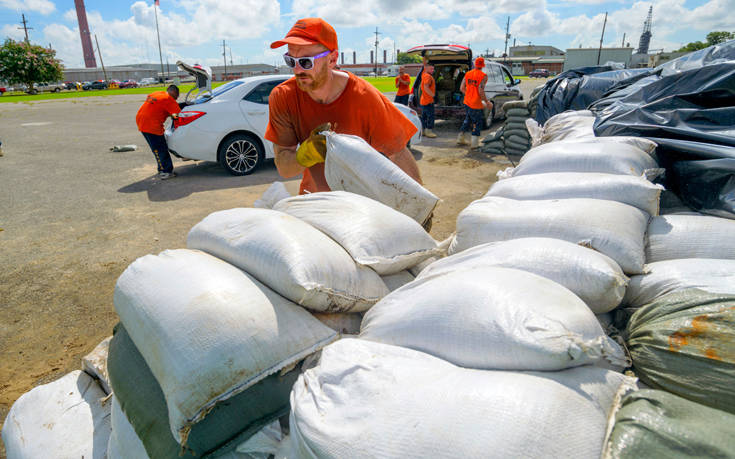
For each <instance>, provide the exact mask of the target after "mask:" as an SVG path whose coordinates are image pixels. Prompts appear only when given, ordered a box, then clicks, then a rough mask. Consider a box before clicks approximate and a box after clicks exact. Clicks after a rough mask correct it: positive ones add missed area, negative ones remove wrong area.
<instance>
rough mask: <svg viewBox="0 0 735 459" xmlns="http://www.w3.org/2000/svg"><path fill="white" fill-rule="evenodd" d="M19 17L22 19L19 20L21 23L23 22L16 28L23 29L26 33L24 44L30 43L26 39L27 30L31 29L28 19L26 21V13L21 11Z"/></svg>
mask: <svg viewBox="0 0 735 459" xmlns="http://www.w3.org/2000/svg"><path fill="white" fill-rule="evenodd" d="M21 17H22V18H23V20H22V21H21V24H23V27H18V30H21V29H23V31H24V32H25V33H26V45H30V44H31V42H30V41H29V40H28V31H29V30H33V27H28V21H26V15H25V14H23V13H21Z"/></svg>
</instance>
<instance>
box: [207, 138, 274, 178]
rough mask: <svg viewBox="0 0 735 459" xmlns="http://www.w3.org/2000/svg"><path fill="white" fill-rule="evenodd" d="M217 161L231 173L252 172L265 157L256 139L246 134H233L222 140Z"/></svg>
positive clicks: (245, 173) (246, 173)
mask: <svg viewBox="0 0 735 459" xmlns="http://www.w3.org/2000/svg"><path fill="white" fill-rule="evenodd" d="M217 157H218V158H219V163H220V164H221V165H222V167H224V168H225V170H226V171H227V172H229V173H230V174H232V175H248V174H252V173H253V171H255V169H257V168H258V166H260V163H262V162H263V158H264V157H265V155H264V153H263V147H262V146H261V145H260V142H258V140H257V139H256V138H255V137H253V136H251V135H248V134H235V135H232V136H230V137H228V138H227V139H225V141H224V142H222V145H220V147H219V152H218V154H217Z"/></svg>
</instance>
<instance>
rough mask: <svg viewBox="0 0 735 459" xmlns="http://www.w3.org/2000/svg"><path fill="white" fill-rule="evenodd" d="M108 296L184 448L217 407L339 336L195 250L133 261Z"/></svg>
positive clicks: (244, 275)
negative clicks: (160, 394)
mask: <svg viewBox="0 0 735 459" xmlns="http://www.w3.org/2000/svg"><path fill="white" fill-rule="evenodd" d="M114 300H115V310H116V311H117V313H118V315H119V316H120V320H121V321H122V323H123V324H124V325H125V329H126V330H127V332H128V333H129V335H130V337H131V338H132V341H133V342H134V343H135V346H136V348H137V349H138V351H139V352H140V354H141V355H142V356H143V358H144V359H145V361H146V363H147V364H148V366H149V367H150V370H151V373H153V375H154V376H155V378H156V380H157V381H158V383H159V385H160V387H161V390H162V392H163V394H164V396H165V397H166V405H167V407H168V417H169V424H170V428H171V433H172V434H173V436H174V438H175V439H176V440H177V441H178V442H179V443H181V444H182V445H185V444H186V441H187V437H188V435H189V432H190V431H191V428H192V426H193V425H195V424H196V423H197V422H199V421H201V420H202V419H204V418H205V417H206V416H207V414H208V413H209V412H210V411H212V409H213V408H215V406H216V405H217V404H220V403H221V402H224V401H226V400H228V399H230V398H232V397H234V396H236V395H237V394H240V393H242V392H244V391H246V390H247V389H248V388H250V387H252V386H254V385H255V384H256V383H258V382H259V381H261V380H263V379H264V378H266V377H268V376H269V375H271V374H274V373H277V372H279V371H280V370H282V369H283V368H285V367H288V366H290V365H292V364H295V363H297V362H299V361H300V360H302V359H304V358H305V357H307V356H308V355H310V354H312V353H314V352H316V351H317V350H319V349H320V348H321V347H322V346H324V345H326V344H327V343H329V342H330V341H333V340H334V339H335V338H336V333H335V332H334V331H333V330H331V329H329V328H327V327H326V326H324V325H322V324H321V323H320V322H319V321H317V320H316V319H314V318H313V317H311V315H310V314H309V313H308V312H307V311H305V310H304V309H303V308H300V307H299V306H297V305H296V304H294V303H292V302H290V301H288V300H286V299H285V298H283V297H281V296H279V295H278V294H276V293H275V292H273V291H271V290H270V289H269V288H267V287H266V286H264V285H263V284H261V283H260V282H258V281H257V280H255V279H254V278H252V277H251V276H249V275H248V274H246V273H245V272H243V271H241V270H239V269H237V268H235V267H234V266H232V265H229V264H227V263H225V262H223V261H221V260H218V259H216V258H214V257H212V256H210V255H207V254H205V253H203V252H199V251H192V250H183V249H182V250H167V251H164V252H162V253H161V254H160V255H146V256H145V257H142V258H139V259H138V260H136V261H135V262H133V263H132V264H131V265H130V266H129V267H128V268H127V269H126V270H125V271H124V272H123V274H122V275H121V276H120V278H119V279H118V281H117V285H116V286H115V295H114ZM121 401H122V402H124V400H123V399H122V398H121ZM123 408H124V405H123Z"/></svg>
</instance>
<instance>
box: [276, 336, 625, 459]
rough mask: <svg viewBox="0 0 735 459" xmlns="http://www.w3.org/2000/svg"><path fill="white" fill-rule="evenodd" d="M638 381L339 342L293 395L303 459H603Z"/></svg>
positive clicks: (295, 439)
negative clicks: (611, 429)
mask: <svg viewBox="0 0 735 459" xmlns="http://www.w3.org/2000/svg"><path fill="white" fill-rule="evenodd" d="M634 384H635V379H634V378H630V377H627V376H624V375H622V374H620V373H615V372H612V371H607V370H603V369H600V368H596V367H593V366H589V365H585V366H582V367H578V368H574V369H570V370H565V371H560V372H527V373H521V372H505V371H480V370H469V369H465V368H459V367H456V366H454V365H452V364H451V363H449V362H445V361H443V360H441V359H437V358H434V357H432V356H430V355H427V354H423V353H421V352H417V351H413V350H410V349H405V348H400V347H396V346H390V345H385V344H379V343H373V342H370V341H364V340H359V339H343V340H340V341H338V342H336V343H334V344H332V345H330V346H329V347H327V348H326V349H324V351H323V354H322V357H321V360H320V363H319V365H318V366H317V367H315V368H312V369H310V370H307V371H306V372H304V373H303V374H302V375H301V376H299V380H298V381H297V382H296V384H294V387H293V390H292V392H291V417H290V425H291V428H290V435H291V441H292V447H294V449H295V451H296V454H295V455H294V457H299V458H320V459H325V458H340V459H341V458H355V459H361V458H375V457H380V458H386V459H388V458H401V459H403V458H421V459H424V458H481V457H497V458H506V457H507V458H513V457H529V458H534V457H549V458H555V457H560V458H561V457H564V458H596V457H599V456H600V452H601V449H602V445H603V440H604V436H605V429H606V425H607V418H608V416H609V414H610V413H611V409H612V407H613V406H614V405H615V401H616V399H617V398H619V397H620V396H622V394H623V393H625V392H626V391H627V390H630V389H631V388H632V387H634Z"/></svg>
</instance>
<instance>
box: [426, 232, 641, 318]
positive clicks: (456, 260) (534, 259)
mask: <svg viewBox="0 0 735 459" xmlns="http://www.w3.org/2000/svg"><path fill="white" fill-rule="evenodd" d="M490 266H495V267H500V268H515V269H522V270H524V271H528V272H531V273H534V274H538V275H539V276H542V277H545V278H547V279H550V280H552V281H554V282H556V283H558V284H560V285H562V286H564V287H566V288H568V289H569V290H571V292H572V293H574V294H575V295H577V296H578V297H579V298H580V299H581V300H582V301H584V302H585V303H586V304H587V306H589V308H590V309H591V310H592V312H594V313H595V314H602V313H604V312H607V311H611V310H613V309H615V308H616V307H617V306H618V305H619V304H620V301H621V300H622V299H623V295H624V294H625V285H626V284H627V283H628V278H627V277H626V276H625V274H623V271H622V270H621V269H620V267H619V266H618V264H617V263H615V261H613V260H612V259H611V258H610V257H608V256H607V255H603V254H602V253H600V252H598V251H595V250H592V249H588V248H586V247H582V246H581V245H578V244H573V243H571V242H567V241H562V240H561V239H551V238H541V237H538V238H522V239H511V240H509V241H502V242H490V243H487V244H481V245H478V246H476V247H472V248H470V249H467V250H464V251H462V252H459V253H457V254H454V255H451V256H449V257H447V258H442V259H441V260H437V261H436V262H434V263H432V264H430V265H429V266H428V267H426V268H425V269H424V270H423V271H421V274H419V275H418V276H417V278H418V279H423V278H425V277H427V276H433V275H438V274H443V273H448V272H452V271H455V270H459V269H475V268H479V267H490Z"/></svg>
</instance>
